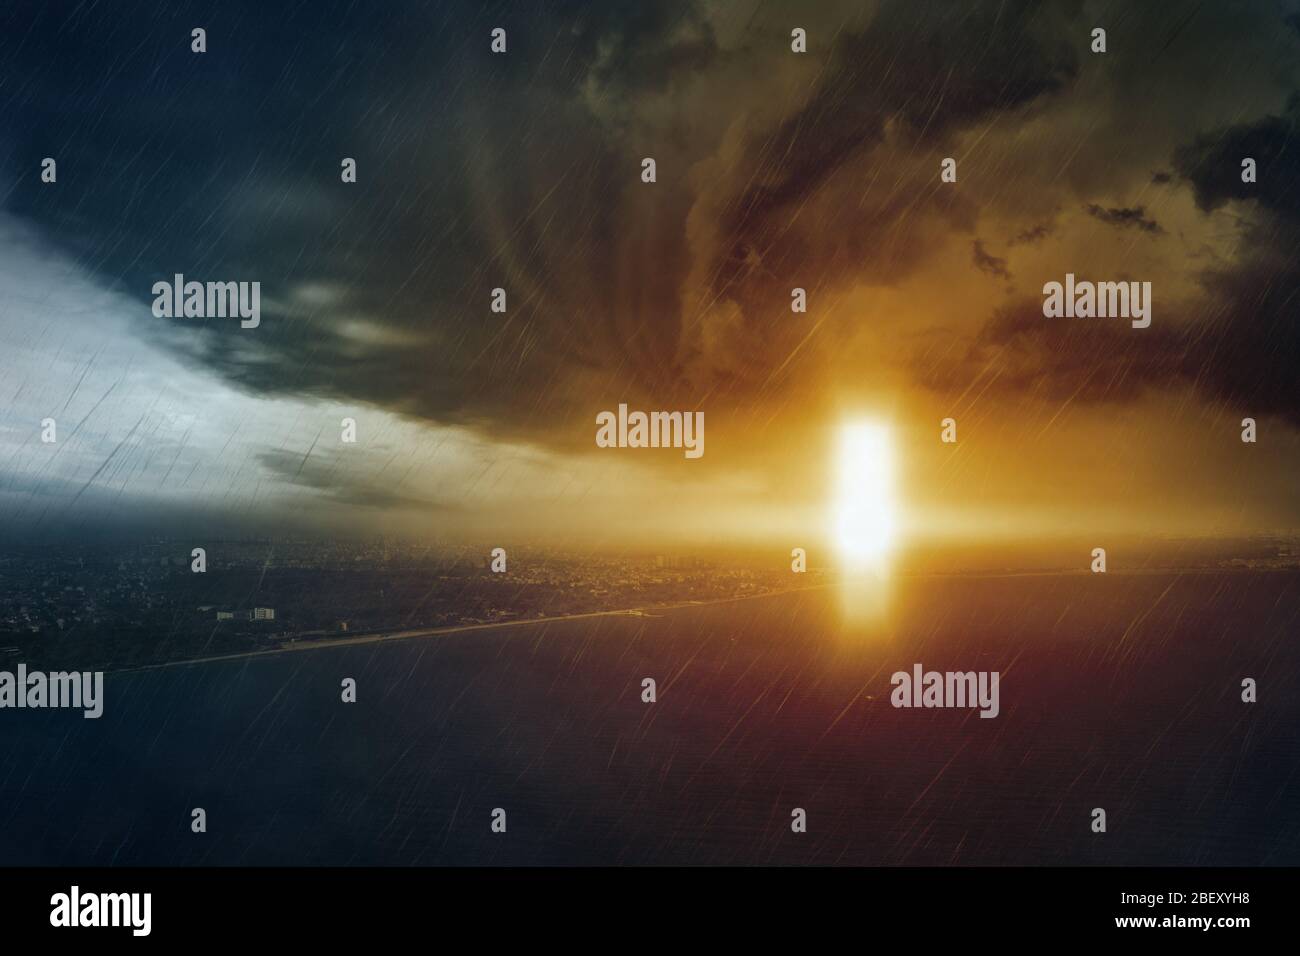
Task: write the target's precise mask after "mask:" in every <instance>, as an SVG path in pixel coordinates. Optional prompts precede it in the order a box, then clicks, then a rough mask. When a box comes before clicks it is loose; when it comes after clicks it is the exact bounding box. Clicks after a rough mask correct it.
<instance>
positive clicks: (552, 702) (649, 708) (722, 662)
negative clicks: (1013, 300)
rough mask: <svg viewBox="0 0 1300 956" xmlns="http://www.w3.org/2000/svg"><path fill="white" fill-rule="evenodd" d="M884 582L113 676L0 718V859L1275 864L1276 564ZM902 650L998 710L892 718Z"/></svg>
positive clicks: (1298, 853) (1293, 606)
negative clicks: (1097, 814)
mask: <svg viewBox="0 0 1300 956" xmlns="http://www.w3.org/2000/svg"><path fill="white" fill-rule="evenodd" d="M893 592H894V593H893V594H892V597H891V599H890V612H889V617H888V620H887V622H886V623H883V624H881V623H876V624H871V623H866V624H863V623H859V624H856V625H853V626H851V627H850V626H846V625H845V623H844V621H843V619H842V608H841V602H840V599H839V595H838V594H837V593H835V592H832V591H810V592H803V593H799V594H790V595H783V596H778V597H772V598H765V599H759V600H753V601H744V602H737V603H733V604H724V605H715V606H707V607H695V608H687V609H679V610H675V611H668V612H664V613H663V615H662V616H660V617H654V618H648V617H643V618H632V617H622V618H602V619H590V620H581V621H569V622H552V623H547V624H538V625H536V626H527V627H516V628H508V629H502V630H499V631H481V632H472V633H466V634H460V635H454V636H447V637H439V638H430V639H419V640H410V641H404V642H396V643H390V644H386V645H383V646H379V647H376V646H362V647H352V648H338V649H329V650H319V651H311V652H306V653H291V654H284V655H279V656H274V657H267V658H261V659H254V660H247V661H239V662H227V663H215V664H203V665H193V666H186V667H178V668H172V669H167V670H159V671H150V672H141V673H133V674H116V675H109V676H108V677H107V678H106V695H107V703H106V708H105V715H104V717H103V718H102V719H100V720H98V721H94V720H84V719H82V717H81V716H80V713H79V712H67V711H64V712H51V711H44V712H40V711H13V710H8V711H0V863H3V864H118V865H130V864H208V865H216V864H376V863H378V864H538V863H546V864H569V863H575V864H598V863H638V864H647V863H654V864H668V863H672V864H723V863H730V864H773V863H816V864H869V865H874V864H946V863H959V864H1013V863H1022V864H1024V863H1028V864H1058V863H1084V864H1094V863H1095V864H1175V865H1178V864H1229V865H1231V864H1270V865H1276V864H1290V865H1295V864H1297V863H1300V647H1298V646H1297V642H1296V635H1297V623H1298V619H1300V575H1297V574H1295V573H1291V572H1268V573H1264V572H1261V573H1239V574H1187V575H1183V576H1178V575H1173V574H1152V575H1137V576H1122V575H1116V574H1111V575H1106V576H1100V575H1098V576H1093V575H1078V576H1055V577H1054V576H1027V577H1008V578H986V579H979V580H974V579H969V580H957V579H935V580H910V581H899V582H896V583H895V585H894V589H893ZM916 662H920V663H922V664H924V665H925V666H926V668H927V669H937V670H997V671H1001V672H1002V683H1001V715H1000V716H999V717H998V718H996V719H993V720H981V719H979V718H978V717H977V716H976V713H975V712H974V711H971V710H903V709H895V708H893V707H891V706H890V704H889V692H890V690H891V688H890V684H889V678H890V675H891V674H892V673H893V672H894V671H896V670H910V669H911V666H912V664H914V663H916ZM647 676H649V677H654V678H655V679H656V680H657V681H658V687H659V699H658V702H656V703H654V704H645V703H642V701H641V679H642V678H643V677H647ZM345 677H353V678H355V679H356V680H357V682H358V686H359V701H358V702H357V703H356V704H344V703H342V702H341V701H340V681H341V680H342V679H343V678H345ZM1243 677H1253V678H1255V679H1256V680H1257V681H1258V686H1259V698H1260V699H1259V702H1258V703H1255V704H1245V703H1243V702H1242V701H1241V699H1240V685H1241V679H1242V678H1243ZM193 807H203V808H205V809H206V811H207V814H208V832H207V833H206V834H194V833H191V832H190V810H191V809H192V808H193ZM495 807H502V808H504V809H505V810H506V811H507V827H508V829H507V832H506V833H505V834H494V833H492V832H491V830H490V826H489V824H490V814H491V811H492V810H493V808H495ZM794 807H802V808H804V809H805V810H806V811H807V815H808V832H807V833H803V834H795V833H792V832H791V830H790V812H791V809H792V808H794ZM1094 807H1102V808H1104V809H1105V810H1106V812H1107V816H1108V821H1107V822H1108V832H1106V833H1105V834H1094V833H1092V832H1091V830H1090V822H1091V812H1092V809H1093V808H1094Z"/></svg>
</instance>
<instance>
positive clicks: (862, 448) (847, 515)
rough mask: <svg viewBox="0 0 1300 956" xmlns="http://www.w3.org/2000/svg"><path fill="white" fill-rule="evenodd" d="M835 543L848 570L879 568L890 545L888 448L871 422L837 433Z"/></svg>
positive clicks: (884, 434)
mask: <svg viewBox="0 0 1300 956" xmlns="http://www.w3.org/2000/svg"><path fill="white" fill-rule="evenodd" d="M838 454H839V458H838V462H837V467H836V480H837V488H836V499H835V500H836V513H835V540H836V544H837V545H838V547H839V551H840V555H841V557H842V558H843V559H844V560H845V562H846V563H847V564H849V565H851V566H855V567H860V566H862V565H881V564H883V563H884V561H885V559H886V558H887V557H888V555H889V553H890V551H891V550H892V549H893V545H894V535H895V514H894V448H893V442H892V440H891V436H890V433H889V430H888V429H887V428H886V427H885V426H883V425H879V424H876V423H873V422H852V423H849V424H846V425H843V426H841V427H840V434H839V453H838Z"/></svg>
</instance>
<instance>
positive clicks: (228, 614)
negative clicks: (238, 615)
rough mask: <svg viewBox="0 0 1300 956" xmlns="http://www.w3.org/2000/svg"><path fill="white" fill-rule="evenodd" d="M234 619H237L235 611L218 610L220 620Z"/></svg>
mask: <svg viewBox="0 0 1300 956" xmlns="http://www.w3.org/2000/svg"><path fill="white" fill-rule="evenodd" d="M234 619H235V612H234V611H218V612H217V620H218V621H233V620H234Z"/></svg>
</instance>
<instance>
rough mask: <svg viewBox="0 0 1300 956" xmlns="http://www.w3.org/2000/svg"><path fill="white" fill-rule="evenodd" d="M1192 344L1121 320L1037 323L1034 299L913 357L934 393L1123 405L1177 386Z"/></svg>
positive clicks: (1038, 306)
mask: <svg viewBox="0 0 1300 956" xmlns="http://www.w3.org/2000/svg"><path fill="white" fill-rule="evenodd" d="M1194 348H1195V344H1194V343H1193V342H1191V341H1189V340H1188V339H1186V338H1185V337H1184V336H1182V335H1181V334H1179V333H1177V332H1175V331H1173V330H1172V329H1171V328H1170V327H1169V326H1163V327H1162V326H1159V325H1154V324H1153V325H1152V327H1151V328H1149V329H1143V330H1142V331H1141V333H1140V334H1135V333H1134V332H1133V330H1132V329H1130V328H1129V326H1128V323H1127V322H1122V321H1121V322H1118V323H1117V322H1115V321H1112V320H1087V319H1053V320H1047V319H1045V318H1044V317H1043V304H1042V300H1040V299H1023V300H1017V301H1016V302H1014V303H1012V304H1009V305H1006V306H1003V307H1001V308H999V309H997V310H996V311H995V312H994V314H993V315H992V316H991V317H990V319H989V320H988V321H987V322H986V323H985V324H984V326H983V328H981V330H980V332H979V333H978V335H976V336H975V338H974V339H973V340H972V341H971V342H970V343H969V344H968V345H967V346H966V347H965V348H963V349H962V350H960V351H959V352H957V353H955V354H953V353H951V352H950V351H949V350H948V349H947V348H942V349H935V350H934V354H930V353H928V352H921V353H919V354H918V355H917V356H916V357H915V359H914V364H913V373H914V374H915V376H916V379H917V381H918V382H919V383H920V384H922V385H923V386H925V387H926V388H929V389H931V390H933V391H935V392H938V393H941V394H949V395H959V394H963V393H965V392H966V391H967V390H968V389H970V388H971V386H977V387H978V390H979V391H980V393H981V394H986V395H988V394H991V395H1002V396H1005V397H1023V396H1025V395H1033V396H1034V397H1036V398H1040V399H1046V400H1048V401H1052V402H1060V401H1066V400H1069V401H1074V402H1079V403H1081V404H1096V403H1101V402H1126V401H1131V400H1132V399H1134V398H1137V397H1138V396H1139V395H1141V394H1142V393H1143V392H1145V391H1147V390H1158V389H1160V388H1163V387H1165V386H1168V385H1169V384H1171V383H1174V382H1178V381H1181V380H1182V379H1183V378H1184V376H1185V374H1186V372H1187V370H1188V368H1189V366H1190V364H1191V354H1192V351H1193V350H1194Z"/></svg>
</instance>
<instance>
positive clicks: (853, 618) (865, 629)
mask: <svg viewBox="0 0 1300 956" xmlns="http://www.w3.org/2000/svg"><path fill="white" fill-rule="evenodd" d="M889 571H890V568H889V564H888V562H887V561H885V560H883V559H880V560H874V561H870V562H866V561H863V562H858V563H856V564H854V565H852V566H849V567H846V568H844V570H843V573H842V576H841V577H840V581H839V598H840V616H841V622H842V626H843V633H844V636H845V637H848V638H852V639H873V640H879V639H881V638H884V637H885V636H886V635H887V634H888V631H889V622H890V620H889V619H890V615H889V610H890V603H891V598H892V596H893V581H892V579H891V577H890V573H889Z"/></svg>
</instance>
